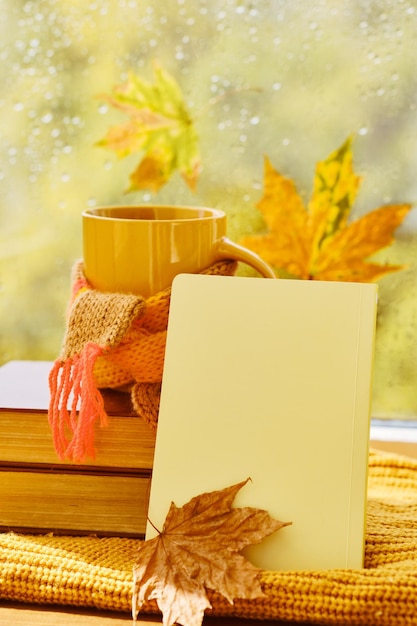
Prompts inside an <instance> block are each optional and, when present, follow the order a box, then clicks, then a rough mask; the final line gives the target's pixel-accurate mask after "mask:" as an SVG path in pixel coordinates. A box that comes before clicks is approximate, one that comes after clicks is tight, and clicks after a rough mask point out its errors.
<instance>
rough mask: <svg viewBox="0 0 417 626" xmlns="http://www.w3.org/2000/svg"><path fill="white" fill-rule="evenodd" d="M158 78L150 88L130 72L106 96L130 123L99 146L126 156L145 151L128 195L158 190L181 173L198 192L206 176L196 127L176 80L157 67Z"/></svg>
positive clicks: (113, 131) (111, 131)
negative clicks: (141, 191)
mask: <svg viewBox="0 0 417 626" xmlns="http://www.w3.org/2000/svg"><path fill="white" fill-rule="evenodd" d="M154 77H155V82H154V83H153V84H150V83H148V82H147V81H144V80H142V79H141V78H140V77H139V76H136V75H135V74H133V73H130V74H129V78H128V80H127V81H126V82H125V83H123V84H122V85H118V86H116V87H115V88H114V89H113V93H112V94H110V95H107V94H104V95H102V96H101V99H103V100H105V101H107V102H109V103H110V104H111V105H112V106H113V107H115V108H116V109H119V110H120V111H122V112H123V113H125V114H126V115H127V116H128V117H129V120H128V121H127V122H126V123H124V124H120V125H117V126H113V127H112V128H110V129H109V130H108V132H107V134H106V136H105V137H104V139H102V140H101V141H99V142H98V144H97V145H98V146H101V147H104V148H108V149H109V150H113V151H114V152H116V154H117V155H118V156H119V157H120V158H124V157H126V156H128V155H129V154H133V153H142V159H141V161H140V162H139V165H138V166H137V168H136V170H135V171H134V172H133V173H132V174H131V175H130V187H129V189H128V190H127V191H135V190H140V189H149V190H151V191H153V192H157V191H158V190H159V189H160V188H161V187H162V186H163V185H165V184H166V183H167V181H168V180H169V178H170V177H171V176H172V174H173V173H174V172H175V171H176V170H178V171H179V172H180V173H181V175H182V177H183V179H184V180H185V182H186V184H187V185H188V187H189V188H190V189H191V190H194V189H195V187H196V184H197V179H198V176H199V173H200V155H199V147H198V137H197V132H196V129H195V126H194V123H193V121H192V119H191V117H190V115H189V113H188V111H187V109H186V106H185V102H184V98H183V95H182V92H181V89H180V87H179V85H178V84H177V82H176V81H175V80H174V78H173V77H172V76H171V75H170V74H168V72H166V71H165V70H163V69H162V68H161V67H160V66H159V65H158V64H156V63H155V64H154Z"/></svg>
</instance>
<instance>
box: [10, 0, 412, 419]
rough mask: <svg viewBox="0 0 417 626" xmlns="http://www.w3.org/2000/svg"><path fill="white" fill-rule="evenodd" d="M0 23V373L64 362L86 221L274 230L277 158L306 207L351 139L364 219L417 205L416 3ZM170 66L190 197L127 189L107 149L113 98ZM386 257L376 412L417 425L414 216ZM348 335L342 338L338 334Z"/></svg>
mask: <svg viewBox="0 0 417 626" xmlns="http://www.w3.org/2000/svg"><path fill="white" fill-rule="evenodd" d="M2 8H3V10H2V12H1V15H0V34H1V36H0V59H1V64H0V75H1V81H2V91H1V94H0V137H1V147H2V150H1V152H0V226H1V231H0V233H1V234H0V263H1V275H0V281H1V283H0V298H1V301H0V333H1V334H0V361H1V362H4V361H7V360H10V359H53V358H55V357H56V356H57V354H58V352H59V349H60V345H61V341H62V338H63V333H64V327H65V310H66V303H67V300H68V295H69V281H70V271H71V266H72V265H73V263H74V261H75V260H76V259H78V258H79V257H80V256H81V218H80V214H81V211H82V210H83V209H84V208H85V207H88V206H95V205H100V204H122V203H123V204H125V203H131V204H135V203H143V202H155V203H156V202H157V203H176V204H179V203H185V204H193V205H203V206H213V207H219V208H222V209H224V210H225V211H226V212H227V214H228V228H229V234H230V236H231V237H233V238H235V239H239V237H240V236H242V235H244V234H248V233H251V232H257V231H259V229H261V228H262V227H263V221H262V217H261V215H260V213H259V211H258V210H257V208H256V203H257V202H258V201H259V199H260V197H261V195H262V188H263V163H264V157H265V155H267V156H268V158H269V159H270V161H271V163H272V164H273V166H274V167H275V168H276V169H277V170H279V171H280V172H281V173H283V174H284V175H286V176H289V177H291V178H292V179H293V180H294V181H295V183H296V184H297V187H298V189H299V191H300V193H301V195H302V197H303V199H304V200H305V201H307V200H308V198H309V196H310V193H311V188H312V181H313V174H314V168H315V164H316V162H317V161H319V160H322V159H323V158H325V157H326V156H327V155H328V154H330V153H331V152H332V151H333V150H335V149H336V148H337V147H339V146H340V145H341V144H342V143H343V141H344V140H345V139H346V138H347V137H348V136H349V135H351V134H353V135H354V141H353V152H354V166H355V171H356V172H357V173H358V174H360V175H362V176H363V181H362V185H361V188H360V192H359V196H358V199H357V201H356V203H355V206H354V209H353V213H352V218H357V217H359V216H360V215H363V214H364V213H366V212H368V211H370V210H372V209H375V208H377V207H378V206H381V205H382V204H386V203H394V202H411V203H413V202H414V201H415V199H416V198H417V189H416V187H417V177H416V175H415V172H416V170H417V150H416V145H417V143H416V137H417V114H416V113H417V112H416V105H417V74H416V72H415V42H416V40H417V3H416V1H415V0H378V1H375V2H371V1H368V0H320V1H318V2H314V3H311V2H308V1H307V0H293V1H292V2H287V1H286V0H270V1H269V2H265V1H263V0H251V1H249V0H221V1H220V0H173V1H172V2H160V1H157V0H153V1H151V0H149V1H148V2H146V1H144V0H100V1H98V0H97V1H96V0H87V1H86V0H66V1H65V2H61V1H59V0H37V1H35V0H33V1H32V0H27V1H25V0H4V1H3V7H2ZM155 60H157V61H158V63H159V64H160V65H161V66H162V67H163V68H164V69H165V70H166V71H168V72H169V73H170V74H171V75H173V76H174V77H175V78H176V80H177V81H178V83H179V84H180V86H181V89H182V91H183V93H184V97H185V99H186V102H187V105H188V107H189V110H190V113H191V115H192V116H193V118H194V119H195V123H196V126H197V130H198V133H199V137H200V147H201V154H202V163H203V171H202V174H201V177H200V180H199V183H198V186H197V190H196V191H195V192H194V193H193V192H191V191H190V190H189V189H188V188H187V187H186V186H185V185H184V183H183V181H182V180H181V178H180V177H179V176H178V175H175V176H174V177H173V178H172V180H170V181H169V183H168V184H167V185H166V186H165V187H164V188H163V189H162V190H161V191H160V192H159V193H158V194H151V193H150V192H147V191H145V192H136V193H133V194H127V195H126V194H125V193H124V190H125V189H126V187H127V186H128V179H129V174H130V172H131V171H132V170H133V169H134V167H135V166H136V164H137V161H138V158H137V156H135V155H132V156H131V157H129V158H127V159H122V160H119V159H117V158H116V157H115V156H114V154H113V153H111V152H109V151H106V150H104V149H103V148H99V147H97V146H96V145H95V144H96V143H97V142H98V141H99V140H100V139H102V137H103V136H104V135H105V133H106V131H107V129H108V128H109V126H111V125H114V124H117V123H120V122H121V121H122V116H121V114H120V113H119V112H117V111H115V110H114V109H112V108H111V107H109V106H108V105H106V104H104V102H103V99H100V97H99V96H100V94H103V93H109V92H110V91H111V89H112V87H113V86H114V85H115V84H119V83H121V82H123V81H124V80H126V77H127V75H128V72H129V71H130V70H133V71H134V72H135V73H136V74H138V75H140V76H142V77H143V78H144V79H146V80H149V81H152V79H153V77H152V63H153V61H155ZM377 260H378V261H379V262H389V263H401V264H406V265H407V269H405V270H403V271H401V272H398V273H395V274H392V275H390V276H387V277H384V278H382V279H381V280H380V281H379V285H380V299H379V314H378V329H377V345H376V357H375V358H376V361H375V383H374V406H373V411H374V414H377V415H385V416H391V415H395V416H410V415H416V414H417V371H416V370H417V328H416V325H417V217H416V210H415V209H413V211H411V213H410V214H409V215H408V217H407V218H406V220H405V221H404V223H403V225H402V226H401V227H400V228H399V229H398V230H397V232H396V238H395V243H394V244H393V245H392V246H390V247H389V248H387V249H385V250H384V251H382V252H381V253H379V255H378V257H377ZM341 332H343V331H342V329H341Z"/></svg>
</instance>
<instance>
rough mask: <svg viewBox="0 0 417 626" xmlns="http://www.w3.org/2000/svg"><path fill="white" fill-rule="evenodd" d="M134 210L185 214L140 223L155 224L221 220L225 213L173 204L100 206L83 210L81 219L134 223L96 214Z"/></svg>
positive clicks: (142, 219) (130, 218) (132, 219)
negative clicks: (168, 210)
mask: <svg viewBox="0 0 417 626" xmlns="http://www.w3.org/2000/svg"><path fill="white" fill-rule="evenodd" d="M132 209H133V210H135V209H143V210H145V211H146V209H148V210H149V209H150V210H152V209H157V210H162V211H163V210H164V209H171V210H172V209H174V210H180V211H184V212H185V214H184V216H176V217H170V218H158V217H148V218H146V217H143V218H141V220H140V221H141V222H150V223H153V224H154V223H155V222H167V221H170V222H175V221H178V222H192V221H201V220H210V219H213V218H222V217H225V216H226V213H225V212H224V211H223V210H222V209H215V208H210V207H202V206H193V205H180V204H178V205H175V204H131V205H129V204H115V205H100V206H96V207H93V208H89V209H84V211H83V212H82V214H81V215H82V217H88V218H92V219H99V220H108V221H111V220H115V219H117V220H118V221H125V222H135V221H137V218H135V217H118V216H117V215H100V214H99V213H98V212H99V211H115V212H117V211H119V210H120V211H123V210H132ZM188 211H189V212H190V213H191V212H192V211H193V212H200V215H198V214H197V213H196V214H195V215H193V216H187V212H188ZM201 213H204V215H201Z"/></svg>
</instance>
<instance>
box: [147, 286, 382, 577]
mask: <svg viewBox="0 0 417 626" xmlns="http://www.w3.org/2000/svg"><path fill="white" fill-rule="evenodd" d="M376 300H377V287H376V285H374V284H360V283H338V282H320V281H302V280H271V279H264V278H247V277H225V276H205V275H185V274H183V275H180V276H178V277H177V278H176V279H175V280H174V283H173V289H172V298H171V308H170V315H169V324H168V336H167V346H166V355H165V366H164V375H163V383H162V391H161V403H160V412H159V423H158V432H157V440H156V450H155V459H154V469H153V478H152V487H151V495H150V506H149V519H150V520H151V522H152V524H154V525H155V526H156V527H157V528H160V529H162V526H163V522H164V520H165V517H166V514H167V512H168V509H169V506H170V503H171V501H173V502H175V504H176V505H177V506H182V505H183V504H185V503H186V502H187V501H188V500H190V499H191V498H192V497H194V496H196V495H198V494H200V493H203V492H207V491H213V490H217V489H222V488H224V487H227V486H230V485H232V484H235V483H238V482H240V481H243V480H245V479H246V478H248V477H250V478H251V481H250V482H249V483H248V484H247V485H245V486H244V487H243V489H242V490H241V491H240V492H239V494H238V496H237V498H236V501H235V505H236V506H252V507H257V508H262V509H266V510H268V511H269V513H270V514H271V515H272V516H273V517H275V518H277V519H279V520H281V521H285V522H292V525H291V526H288V527H285V528H283V529H282V530H280V531H279V532H277V533H275V534H273V535H271V536H270V537H268V538H267V539H265V540H264V541H263V542H261V543H260V544H258V545H256V546H251V547H250V548H249V549H248V550H247V551H246V552H245V554H246V556H247V557H248V558H249V559H250V560H251V561H252V562H253V563H254V564H255V565H257V566H258V567H262V568H263V569H271V570H294V569H300V570H306V569H307V570H308V569H310V570H311V569H329V568H360V567H362V566H363V553H364V530H365V514H366V487H367V468H368V442H369V427H370V400H371V375H372V365H373V349H374V338H375V318H376ZM154 534H155V531H154V530H153V529H152V527H151V524H148V529H147V538H150V537H152V536H154Z"/></svg>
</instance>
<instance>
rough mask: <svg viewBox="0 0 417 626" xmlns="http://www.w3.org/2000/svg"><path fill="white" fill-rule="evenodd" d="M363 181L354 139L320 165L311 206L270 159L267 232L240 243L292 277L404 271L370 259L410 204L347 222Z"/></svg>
mask: <svg viewBox="0 0 417 626" xmlns="http://www.w3.org/2000/svg"><path fill="white" fill-rule="evenodd" d="M360 182H361V179H360V177H359V176H356V174H355V173H354V171H353V167H352V150H351V138H349V139H347V140H346V141H345V143H344V144H343V145H342V146H341V147H340V148H339V149H338V150H335V151H334V152H333V153H332V154H330V156H329V157H327V159H325V160H324V161H321V162H319V163H318V164H317V167H316V172H315V177H314V185H313V193H312V197H311V199H310V202H309V204H308V206H307V208H305V207H304V204H303V201H302V199H301V197H300V196H299V194H298V192H297V190H296V187H295V185H294V183H293V182H292V181H291V180H290V179H288V178H285V177H284V176H282V175H281V174H280V173H279V172H277V171H276V170H275V169H274V168H273V167H272V165H271V163H270V161H269V160H268V159H267V158H266V159H265V174H264V193H263V197H262V199H261V201H260V202H259V203H258V205H257V206H258V208H259V209H260V211H261V213H262V215H263V217H264V220H265V223H266V226H267V228H268V232H267V233H266V234H264V235H251V236H247V237H244V238H243V239H242V244H243V245H245V246H247V247H248V248H251V249H252V250H253V251H255V252H257V253H258V254H260V255H261V256H262V257H263V258H264V259H265V261H267V262H269V263H270V264H271V265H273V266H274V267H275V268H276V269H277V270H278V273H279V272H281V274H282V275H290V276H292V277H294V278H303V279H316V280H341V281H363V282H366V281H374V280H377V279H378V278H381V276H384V275H385V274H388V273H389V272H395V271H397V270H400V269H403V266H399V265H379V264H377V263H371V262H368V261H367V260H366V259H368V258H369V257H370V256H372V255H373V254H375V253H376V252H378V251H379V250H380V249H382V248H385V247H387V246H388V245H390V244H391V243H392V242H393V240H394V236H393V232H394V231H395V229H396V228H397V227H398V226H399V225H400V224H401V222H402V221H403V219H404V217H405V216H406V215H407V213H408V212H409V211H410V209H411V205H410V204H392V205H389V206H384V207H381V208H379V209H376V210H374V211H372V212H370V213H368V214H367V215H365V216H363V217H361V218H360V219H358V220H356V221H354V222H351V223H348V217H349V214H350V211H351V208H352V205H353V202H354V200H355V198H356V194H357V191H358V188H359V185H360Z"/></svg>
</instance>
